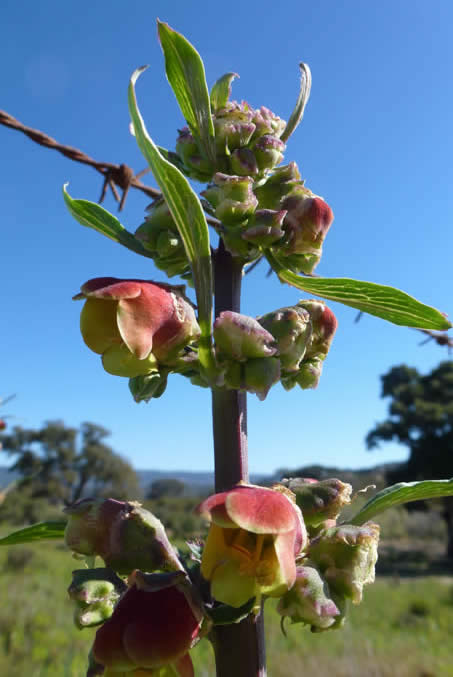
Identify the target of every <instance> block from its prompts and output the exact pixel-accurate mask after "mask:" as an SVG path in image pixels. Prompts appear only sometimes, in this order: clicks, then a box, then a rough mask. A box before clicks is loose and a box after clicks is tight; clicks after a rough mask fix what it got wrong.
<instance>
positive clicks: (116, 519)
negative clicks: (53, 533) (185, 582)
mask: <svg viewBox="0 0 453 677" xmlns="http://www.w3.org/2000/svg"><path fill="white" fill-rule="evenodd" d="M65 512H66V514H67V515H68V522H67V525H66V530H65V542H66V545H67V546H68V548H70V549H71V550H72V551H73V552H75V553H76V554H78V555H84V556H86V557H96V556H99V557H101V558H102V559H103V560H104V563H105V565H106V566H107V567H109V568H111V569H113V570H114V571H116V572H117V573H119V574H120V575H124V576H126V575H129V574H130V573H131V572H132V571H133V570H134V569H142V570H143V571H157V570H159V571H181V570H182V568H183V567H182V564H181V562H180V561H179V559H178V556H177V553H176V551H175V549H174V548H173V547H172V545H171V544H170V541H169V540H168V538H167V534H166V533H165V528H164V526H163V524H162V522H160V520H158V519H157V517H155V516H154V515H153V514H152V513H151V512H149V511H148V510H145V509H144V508H142V506H141V505H140V503H136V502H125V501H116V500H115V499H113V498H109V499H91V498H86V499H82V500H80V501H77V502H76V503H74V504H72V505H70V506H69V507H67V508H65Z"/></svg>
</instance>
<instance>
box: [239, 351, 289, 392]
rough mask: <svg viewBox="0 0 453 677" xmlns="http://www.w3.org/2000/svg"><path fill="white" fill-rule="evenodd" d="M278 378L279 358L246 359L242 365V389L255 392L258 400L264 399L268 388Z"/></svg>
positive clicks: (276, 381)
mask: <svg viewBox="0 0 453 677" xmlns="http://www.w3.org/2000/svg"><path fill="white" fill-rule="evenodd" d="M279 380H280V360H279V359H278V357H265V358H260V359H254V360H247V362H246V363H245V367H244V384H243V387H244V389H245V390H246V391H247V392H249V393H255V394H256V395H257V397H258V399H259V400H265V399H266V397H267V394H268V392H269V390H270V389H271V388H272V386H273V385H275V383H278V381H279Z"/></svg>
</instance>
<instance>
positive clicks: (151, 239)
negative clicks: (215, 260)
mask: <svg viewBox="0 0 453 677" xmlns="http://www.w3.org/2000/svg"><path fill="white" fill-rule="evenodd" d="M147 211H148V214H147V216H146V220H145V221H144V223H142V225H141V226H139V228H138V229H137V230H136V232H135V237H136V238H137V240H139V241H140V242H141V243H142V244H143V246H144V247H145V249H147V250H148V251H149V252H150V253H151V255H152V257H153V259H154V263H155V264H156V266H157V267H158V268H159V269H160V270H164V271H165V272H166V273H167V275H168V276H169V277H172V276H173V275H184V276H186V275H189V276H190V274H191V270H190V265H189V262H188V260H187V256H186V251H185V248H184V244H183V242H182V240H181V237H180V235H179V232H178V228H177V226H176V223H175V222H174V220H173V217H172V215H171V212H170V210H169V208H168V206H167V204H166V202H165V200H163V199H162V198H159V199H158V200H156V201H155V202H153V203H152V204H151V205H150V207H149V208H148V210H147Z"/></svg>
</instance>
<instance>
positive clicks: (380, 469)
mask: <svg viewBox="0 0 453 677" xmlns="http://www.w3.org/2000/svg"><path fill="white" fill-rule="evenodd" d="M396 465H398V464H396V463H387V464H381V465H377V466H374V467H372V468H364V469H360V470H347V469H346V470H344V469H341V468H335V467H324V466H321V465H311V466H305V467H303V468H298V469H292V470H291V469H288V468H281V469H279V470H277V471H276V472H275V473H274V474H273V475H252V477H251V481H252V482H256V483H257V484H265V485H270V484H272V483H273V482H278V480H280V479H281V478H282V477H313V478H315V479H323V478H327V477H339V478H340V479H341V480H343V481H344V482H349V483H350V484H352V485H353V487H354V489H355V490H357V489H361V488H362V487H364V486H366V485H368V484H376V485H377V487H378V489H379V488H381V487H383V486H384V485H385V474H386V472H387V470H389V469H391V468H393V467H395V466H396ZM136 472H137V475H138V477H139V480H140V484H141V486H142V487H143V489H144V490H147V489H149V487H150V486H151V484H152V483H153V482H154V481H156V480H163V479H177V480H180V482H184V484H185V485H186V488H187V489H186V492H187V493H188V494H197V495H200V494H204V493H209V492H212V491H213V488H214V473H212V472H190V471H189V470H137V471H136ZM18 477H19V475H18V473H15V472H9V471H8V468H7V467H5V466H0V489H2V488H4V487H6V486H7V485H8V484H10V483H11V482H13V481H14V480H15V479H17V478H18Z"/></svg>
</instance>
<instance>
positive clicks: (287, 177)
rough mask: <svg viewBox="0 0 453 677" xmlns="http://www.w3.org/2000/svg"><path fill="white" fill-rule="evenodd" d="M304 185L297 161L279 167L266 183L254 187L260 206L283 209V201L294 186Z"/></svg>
mask: <svg viewBox="0 0 453 677" xmlns="http://www.w3.org/2000/svg"><path fill="white" fill-rule="evenodd" d="M297 185H302V182H301V180H300V173H299V170H298V168H297V165H296V163H295V162H290V163H289V165H284V166H283V167H278V168H277V169H275V170H274V171H273V173H272V174H271V176H269V178H268V179H267V181H266V182H265V183H263V184H262V185H261V186H259V187H256V188H255V189H254V192H255V195H256V197H257V198H258V202H259V206H260V208H265V209H281V201H282V200H283V198H285V197H286V196H287V195H289V194H290V193H291V192H292V191H293V190H294V187H295V186H297Z"/></svg>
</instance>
